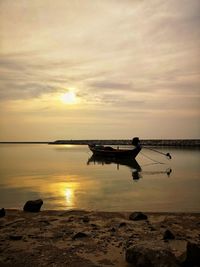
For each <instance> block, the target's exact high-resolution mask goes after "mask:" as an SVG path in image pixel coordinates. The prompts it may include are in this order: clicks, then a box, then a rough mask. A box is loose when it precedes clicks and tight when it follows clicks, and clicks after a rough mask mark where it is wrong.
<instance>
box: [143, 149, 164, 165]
mask: <svg viewBox="0 0 200 267" xmlns="http://www.w3.org/2000/svg"><path fill="white" fill-rule="evenodd" d="M140 153H141V154H142V155H143V156H145V157H146V158H148V159H150V160H152V161H153V162H155V163H157V164H165V163H163V162H160V161H158V160H155V159H152V158H150V157H149V156H147V155H145V154H144V153H143V152H141V151H140Z"/></svg>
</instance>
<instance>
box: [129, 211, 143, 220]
mask: <svg viewBox="0 0 200 267" xmlns="http://www.w3.org/2000/svg"><path fill="white" fill-rule="evenodd" d="M129 220H132V221H140V220H147V215H145V214H144V213H142V212H133V213H131V214H130V216H129Z"/></svg>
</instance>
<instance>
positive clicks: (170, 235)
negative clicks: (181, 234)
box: [163, 229, 175, 240]
mask: <svg viewBox="0 0 200 267" xmlns="http://www.w3.org/2000/svg"><path fill="white" fill-rule="evenodd" d="M163 239H164V240H171V239H175V236H174V234H173V233H172V232H171V231H170V230H168V229H167V230H166V231H165V232H164V235H163Z"/></svg>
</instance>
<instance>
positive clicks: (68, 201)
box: [65, 188, 74, 206]
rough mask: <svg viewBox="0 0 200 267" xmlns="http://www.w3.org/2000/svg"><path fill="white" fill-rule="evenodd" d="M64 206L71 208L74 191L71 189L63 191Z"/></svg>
mask: <svg viewBox="0 0 200 267" xmlns="http://www.w3.org/2000/svg"><path fill="white" fill-rule="evenodd" d="M65 199H66V204H67V205H70V206H72V205H73V202H74V191H73V189H72V188H66V189H65Z"/></svg>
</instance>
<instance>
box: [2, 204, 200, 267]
mask: <svg viewBox="0 0 200 267" xmlns="http://www.w3.org/2000/svg"><path fill="white" fill-rule="evenodd" d="M130 215H131V212H114V211H113V212H106V211H85V210H42V211H40V212H37V213H36V212H35V213H31V212H24V211H22V210H19V209H6V215H5V217H2V218H0V266H5V267H9V266H14V265H15V266H24V267H26V266H61V267H62V266H69V267H78V266H79V265H80V264H81V265H82V267H97V266H98V267H100V266H101V267H109V266H118V267H128V266H133V265H130V264H129V263H128V262H127V251H129V250H130V248H131V247H132V246H140V247H141V246H142V247H144V248H145V251H146V250H147V249H148V248H149V249H152V248H155V249H156V248H157V247H159V249H160V248H163V249H165V250H166V251H170V253H171V254H169V255H172V254H173V257H175V258H176V260H177V264H178V265H172V266H181V265H180V264H179V263H180V262H181V260H182V259H183V258H184V257H185V255H186V250H187V244H188V242H192V243H197V242H199V237H200V230H199V225H200V223H199V221H200V220H199V219H200V213H190V212H189V213H188V212H145V216H147V217H146V218H143V219H141V220H132V219H130ZM166 231H170V233H172V235H173V236H171V237H170V235H169V236H168V238H165V235H166ZM172 237H173V238H172ZM145 253H146V252H145ZM170 257H171V256H170ZM170 257H169V258H170ZM167 260H168V258H167ZM169 260H172V259H171V258H170V259H169ZM135 266H137V265H135ZM163 266H165V265H163ZM166 266H168V265H166Z"/></svg>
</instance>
